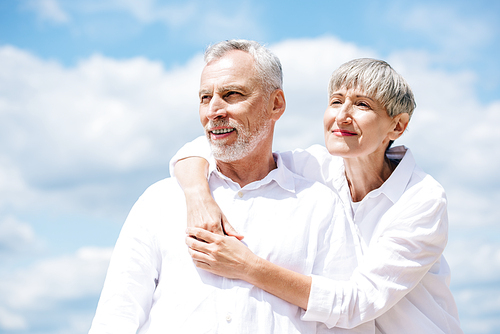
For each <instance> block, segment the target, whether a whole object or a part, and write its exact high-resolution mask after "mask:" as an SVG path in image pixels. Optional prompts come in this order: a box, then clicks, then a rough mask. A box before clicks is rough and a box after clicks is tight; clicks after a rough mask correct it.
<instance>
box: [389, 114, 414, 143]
mask: <svg viewBox="0 0 500 334" xmlns="http://www.w3.org/2000/svg"><path fill="white" fill-rule="evenodd" d="M392 120H393V127H392V130H391V132H390V133H389V138H390V139H391V140H396V139H398V138H399V137H401V135H402V134H403V133H404V132H405V130H406V128H407V127H408V123H409V122H410V115H409V114H407V113H401V114H399V115H396V116H394V117H393V119H392Z"/></svg>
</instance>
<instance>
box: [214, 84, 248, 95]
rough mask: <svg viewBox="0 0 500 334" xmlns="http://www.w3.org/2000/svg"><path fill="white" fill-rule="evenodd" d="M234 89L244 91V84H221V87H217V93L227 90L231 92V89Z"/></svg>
mask: <svg viewBox="0 0 500 334" xmlns="http://www.w3.org/2000/svg"><path fill="white" fill-rule="evenodd" d="M232 90H236V91H240V92H241V91H244V89H243V86H241V85H227V86H221V87H219V88H217V93H219V94H220V93H225V92H229V91H232Z"/></svg>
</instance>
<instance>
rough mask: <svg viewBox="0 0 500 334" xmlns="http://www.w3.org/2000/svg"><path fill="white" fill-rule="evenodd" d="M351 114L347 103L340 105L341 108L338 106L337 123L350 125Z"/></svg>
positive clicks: (350, 108) (350, 107)
mask: <svg viewBox="0 0 500 334" xmlns="http://www.w3.org/2000/svg"><path fill="white" fill-rule="evenodd" d="M351 113H352V106H350V105H349V104H348V103H344V104H342V106H340V107H339V108H338V111H337V116H336V120H337V123H350V122H351V121H352V118H351Z"/></svg>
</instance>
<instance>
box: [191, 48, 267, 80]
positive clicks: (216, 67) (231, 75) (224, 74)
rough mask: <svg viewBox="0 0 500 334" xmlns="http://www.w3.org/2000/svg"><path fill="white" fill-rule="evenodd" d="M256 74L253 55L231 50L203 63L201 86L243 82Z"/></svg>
mask: <svg viewBox="0 0 500 334" xmlns="http://www.w3.org/2000/svg"><path fill="white" fill-rule="evenodd" d="M256 75H257V73H256V71H255V68H254V61H253V57H252V56H251V55H250V54H248V53H246V52H242V51H238V52H237V53H236V52H234V51H231V52H229V53H228V54H226V55H224V56H223V57H222V58H219V59H216V60H213V61H211V62H210V63H208V64H207V65H205V67H204V68H203V71H202V73H201V86H203V85H204V84H212V83H217V84H219V85H222V84H226V85H228V84H236V83H238V82H240V83H243V82H244V81H246V80H252V79H254V78H255V76H256Z"/></svg>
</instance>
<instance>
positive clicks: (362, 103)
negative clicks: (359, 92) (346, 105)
mask: <svg viewBox="0 0 500 334" xmlns="http://www.w3.org/2000/svg"><path fill="white" fill-rule="evenodd" d="M358 106H360V107H363V108H370V106H369V105H368V103H366V102H359V103H358Z"/></svg>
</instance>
